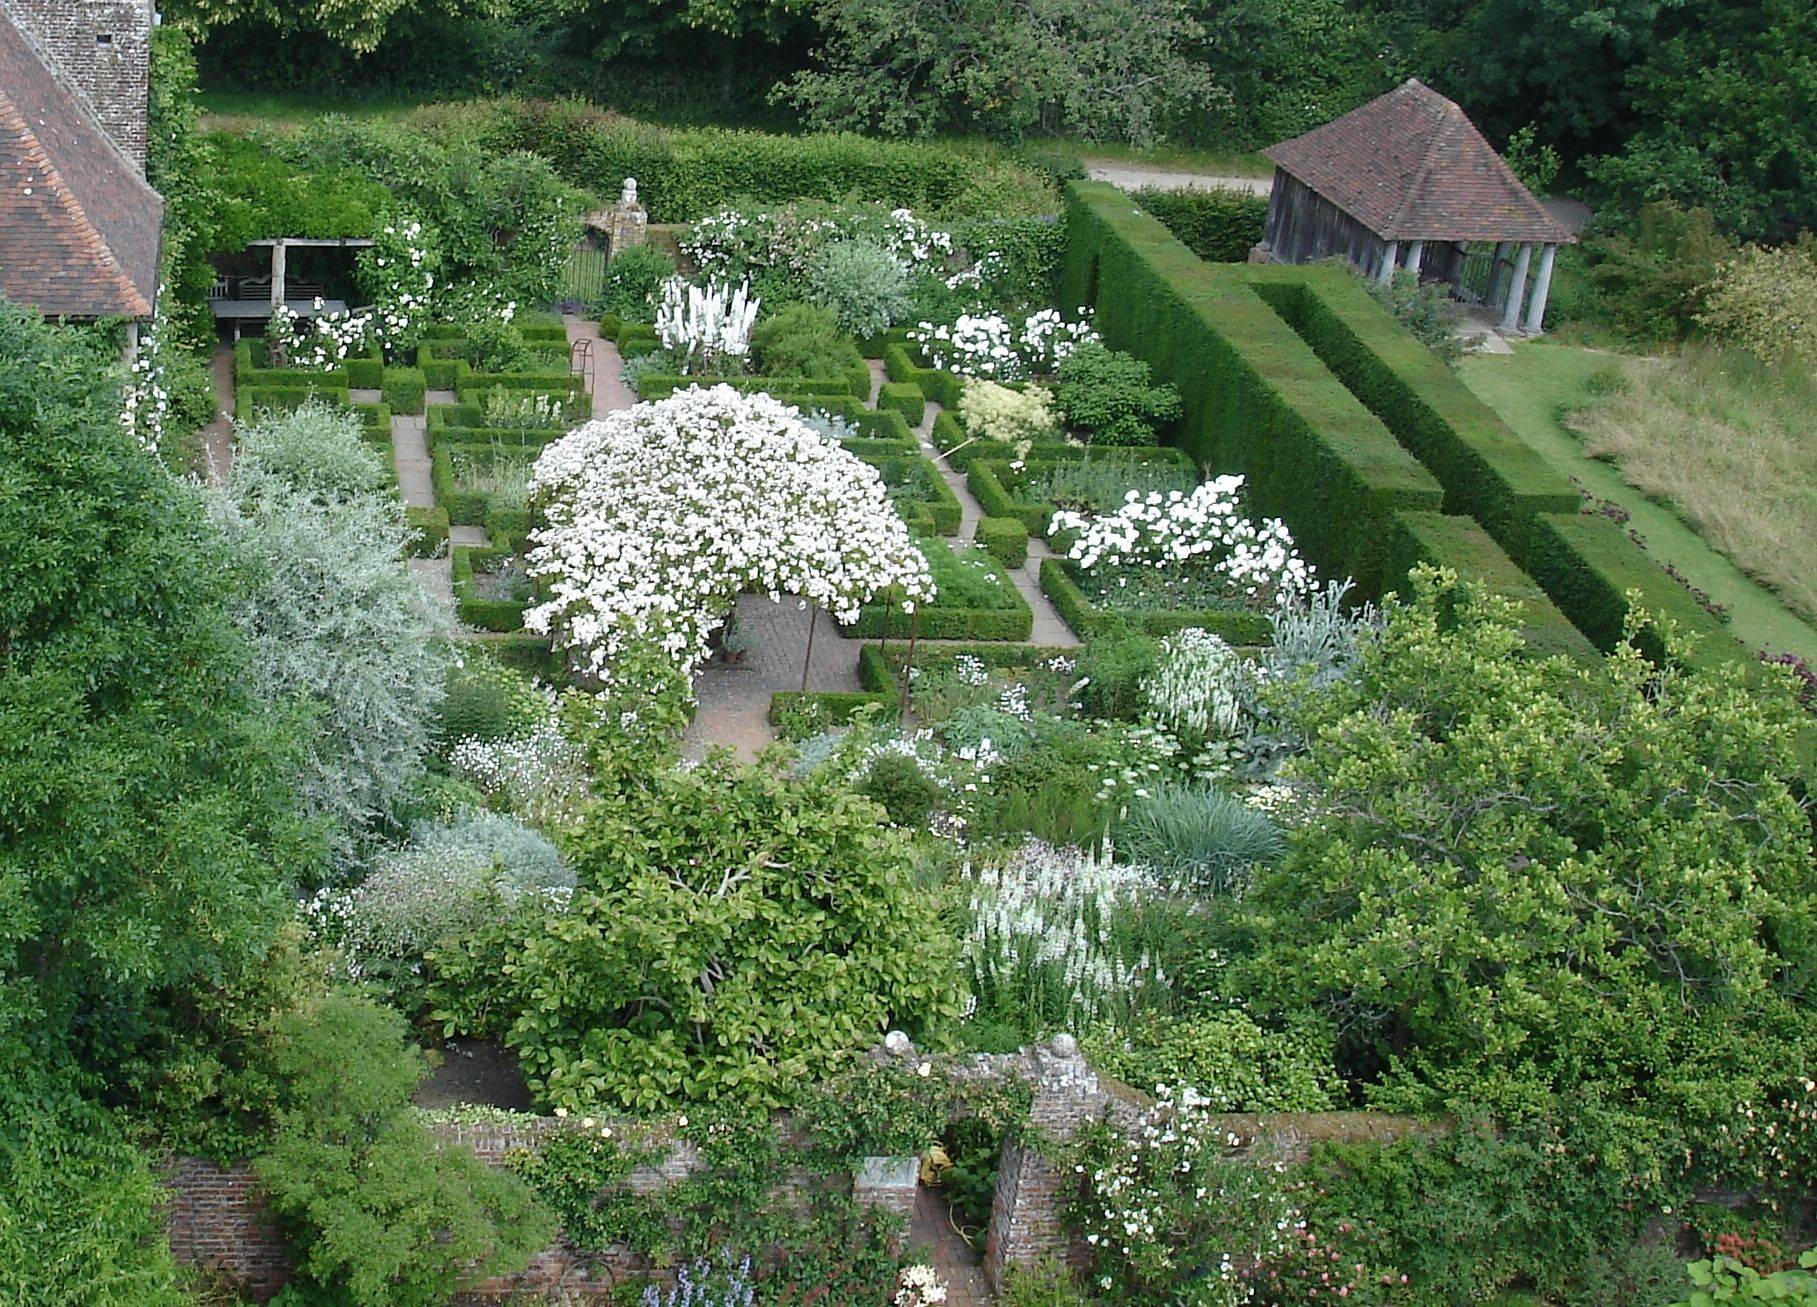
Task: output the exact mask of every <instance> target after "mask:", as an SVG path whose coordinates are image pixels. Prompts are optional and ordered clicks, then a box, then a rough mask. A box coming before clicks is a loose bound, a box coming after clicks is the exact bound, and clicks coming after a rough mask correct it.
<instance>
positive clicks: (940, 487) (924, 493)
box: [847, 445, 962, 536]
mask: <svg viewBox="0 0 1817 1307" xmlns="http://www.w3.org/2000/svg"><path fill="white" fill-rule="evenodd" d="M847 448H850V446H849V445H848V446H847ZM853 452H854V453H857V452H858V451H856V450H854V451H853ZM860 457H862V458H863V459H864V461H865V462H866V463H869V464H870V465H871V466H872V467H874V468H876V469H877V471H878V472H879V473H881V474H882V476H883V484H884V485H886V486H888V487H889V491H890V502H891V503H893V504H895V505H896V511H897V512H899V513H902V514H903V515H904V517H910V516H915V517H920V518H923V519H925V520H926V522H927V524H928V527H929V528H930V533H931V534H933V535H941V536H950V535H957V534H958V533H959V521H960V518H961V516H962V512H961V509H960V507H959V497H958V496H957V495H955V494H954V493H953V488H952V487H951V486H949V485H947V484H946V478H945V477H943V476H941V475H940V469H939V468H937V467H935V466H934V465H933V464H932V463H930V462H928V461H927V459H925V458H923V457H922V456H921V455H919V454H881V455H878V454H861V455H860Z"/></svg>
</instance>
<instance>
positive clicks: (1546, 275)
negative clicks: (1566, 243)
mask: <svg viewBox="0 0 1817 1307" xmlns="http://www.w3.org/2000/svg"><path fill="white" fill-rule="evenodd" d="M1557 254H1558V246H1557V245H1556V244H1554V243H1552V242H1551V241H1547V242H1546V244H1545V245H1543V246H1541V247H1540V251H1539V273H1538V275H1537V276H1535V277H1534V279H1533V296H1532V298H1531V299H1530V300H1529V301H1528V302H1527V317H1526V320H1525V321H1523V322H1522V323H1521V324H1520V329H1521V332H1522V333H1523V334H1524V335H1528V336H1537V335H1539V334H1540V333H1541V332H1543V331H1544V330H1545V329H1546V295H1547V292H1549V291H1550V290H1551V289H1552V260H1553V258H1554V257H1556V256H1557Z"/></svg>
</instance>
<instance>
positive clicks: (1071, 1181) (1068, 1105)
mask: <svg viewBox="0 0 1817 1307" xmlns="http://www.w3.org/2000/svg"><path fill="white" fill-rule="evenodd" d="M1033 1070H1034V1081H1035V1095H1034V1102H1033V1104H1032V1105H1031V1107H1030V1109H1029V1118H1028V1124H1029V1127H1030V1129H1031V1130H1033V1131H1036V1132H1039V1133H1040V1134H1041V1135H1043V1136H1045V1137H1047V1138H1048V1139H1055V1140H1063V1139H1068V1138H1070V1137H1071V1136H1072V1135H1073V1133H1074V1132H1075V1131H1077V1130H1078V1128H1079V1127H1080V1126H1081V1125H1083V1124H1084V1123H1085V1122H1087V1121H1089V1120H1091V1119H1092V1118H1093V1117H1096V1116H1100V1115H1102V1114H1103V1112H1104V1107H1105V1103H1106V1101H1107V1098H1108V1095H1106V1094H1105V1092H1104V1091H1103V1089H1102V1088H1100V1087H1099V1084H1098V1077H1097V1076H1096V1075H1095V1074H1093V1072H1092V1069H1091V1068H1090V1067H1089V1066H1087V1065H1086V1063H1085V1058H1084V1057H1083V1056H1081V1055H1080V1053H1079V1044H1078V1041H1077V1040H1075V1039H1074V1038H1073V1037H1072V1036H1071V1035H1056V1036H1055V1037H1054V1039H1053V1042H1052V1043H1050V1044H1048V1045H1047V1046H1046V1047H1044V1048H1037V1049H1036V1050H1035V1052H1034V1054H1033ZM1078 1185H1079V1178H1078V1176H1076V1175H1075V1174H1073V1171H1072V1169H1071V1168H1070V1167H1066V1166H1061V1165H1059V1164H1058V1163H1056V1162H1054V1161H1053V1160H1052V1159H1050V1158H1047V1157H1044V1156H1043V1155H1042V1154H1041V1153H1040V1152H1039V1151H1038V1150H1037V1149H1036V1148H1035V1147H1034V1146H1033V1145H1032V1144H1030V1143H1027V1142H1024V1141H1021V1140H1015V1139H1012V1140H1011V1141H1010V1142H1009V1143H1007V1144H1005V1145H1004V1147H1003V1160H1002V1162H1001V1164H1000V1165H999V1166H998V1168H997V1194H996V1198H995V1200H994V1201H993V1202H992V1204H991V1223H990V1230H989V1233H988V1235H987V1237H986V1242H985V1246H984V1276H985V1279H986V1280H987V1281H988V1282H989V1284H990V1286H991V1291H992V1292H993V1293H997V1292H1001V1291H1002V1288H1003V1275H1004V1271H1005V1270H1006V1268H1008V1267H1011V1266H1022V1267H1029V1266H1036V1265H1039V1264H1040V1263H1041V1262H1043V1261H1055V1262H1061V1263H1064V1262H1066V1261H1067V1260H1068V1254H1069V1252H1070V1251H1071V1237H1070V1235H1069V1234H1068V1233H1067V1230H1066V1226H1065V1223H1064V1221H1063V1219H1062V1218H1063V1216H1064V1213H1065V1209H1066V1204H1067V1201H1068V1199H1070V1198H1071V1197H1072V1195H1073V1194H1074V1193H1075V1192H1076V1191H1077V1189H1078Z"/></svg>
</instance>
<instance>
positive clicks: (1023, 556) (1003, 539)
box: [972, 517, 1028, 567]
mask: <svg viewBox="0 0 1817 1307" xmlns="http://www.w3.org/2000/svg"><path fill="white" fill-rule="evenodd" d="M972 542H973V543H974V544H975V545H977V546H978V548H980V549H983V550H985V551H986V552H988V553H989V554H990V555H991V556H992V557H993V558H995V559H996V560H997V561H998V562H1000V563H1002V564H1003V565H1004V566H1005V567H1021V566H1022V565H1023V564H1024V563H1026V562H1027V561H1028V528H1027V527H1026V526H1024V525H1023V523H1022V519H1021V518H1019V517H986V518H980V519H979V521H978V530H977V534H976V535H975V536H974V537H973V541H972Z"/></svg>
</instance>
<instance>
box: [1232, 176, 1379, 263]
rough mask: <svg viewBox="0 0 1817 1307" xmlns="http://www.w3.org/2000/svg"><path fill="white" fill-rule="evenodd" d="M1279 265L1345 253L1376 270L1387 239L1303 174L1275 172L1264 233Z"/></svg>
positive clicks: (1344, 255)
mask: <svg viewBox="0 0 1817 1307" xmlns="http://www.w3.org/2000/svg"><path fill="white" fill-rule="evenodd" d="M1263 239H1264V240H1265V241H1267V243H1268V248H1269V250H1270V252H1271V253H1272V256H1273V259H1274V261H1275V262H1276V263H1311V262H1312V261H1313V260H1315V259H1330V258H1337V257H1340V256H1341V257H1343V258H1347V259H1349V260H1350V261H1351V262H1352V263H1354V264H1355V265H1356V266H1357V267H1359V268H1362V269H1364V270H1366V271H1369V272H1374V271H1375V270H1376V268H1377V267H1378V266H1379V265H1380V264H1381V260H1382V251H1383V249H1384V248H1385V245H1386V243H1385V242H1384V241H1383V240H1382V238H1381V237H1380V236H1377V235H1376V234H1375V233H1374V232H1372V231H1370V230H1369V228H1367V227H1365V226H1364V225H1363V224H1362V223H1360V222H1358V221H1357V220H1356V219H1355V218H1353V217H1351V216H1350V215H1349V214H1348V213H1345V212H1344V211H1343V210H1342V209H1340V208H1338V207H1337V205H1335V204H1333V203H1332V202H1331V201H1330V200H1327V199H1326V198H1325V197H1324V196H1322V195H1320V194H1319V193H1318V192H1317V191H1314V190H1313V189H1312V188H1311V187H1310V186H1308V185H1306V183H1305V182H1302V181H1300V180H1299V179H1298V178H1297V177H1292V176H1289V175H1288V174H1287V173H1285V172H1283V171H1282V170H1281V169H1279V168H1276V169H1275V170H1274V190H1273V191H1272V192H1271V193H1270V195H1269V199H1268V228H1267V231H1266V232H1265V233H1264V235H1263Z"/></svg>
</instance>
